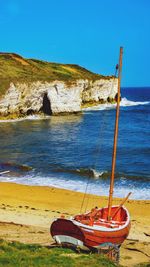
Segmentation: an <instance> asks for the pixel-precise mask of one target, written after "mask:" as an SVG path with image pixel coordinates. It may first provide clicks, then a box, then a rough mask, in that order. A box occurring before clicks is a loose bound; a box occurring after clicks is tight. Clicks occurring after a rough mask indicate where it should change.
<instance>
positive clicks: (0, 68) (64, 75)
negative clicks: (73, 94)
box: [0, 53, 111, 95]
mask: <svg viewBox="0 0 150 267" xmlns="http://www.w3.org/2000/svg"><path fill="white" fill-rule="evenodd" d="M100 78H104V79H109V78H111V76H103V75H98V74H95V73H93V72H91V71H88V70H86V69H85V68H82V67H80V66H78V65H73V64H58V63H50V62H46V61H41V60H36V59H25V58H23V57H21V56H19V55H17V54H14V53H0V95H3V94H4V93H5V91H6V90H7V89H8V87H9V84H10V82H14V83H16V82H25V83H31V82H33V81H43V82H45V81H47V82H51V81H54V80H61V81H64V82H66V83H68V84H70V83H72V82H74V81H75V80H76V79H89V80H97V79H100Z"/></svg>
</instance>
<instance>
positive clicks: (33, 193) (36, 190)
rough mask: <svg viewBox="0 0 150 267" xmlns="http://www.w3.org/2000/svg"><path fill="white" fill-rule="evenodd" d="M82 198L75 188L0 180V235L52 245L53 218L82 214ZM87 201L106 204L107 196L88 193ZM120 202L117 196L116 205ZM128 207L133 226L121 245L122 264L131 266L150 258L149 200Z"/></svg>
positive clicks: (129, 202) (97, 204)
mask: <svg viewBox="0 0 150 267" xmlns="http://www.w3.org/2000/svg"><path fill="white" fill-rule="evenodd" d="M82 200H83V194H82V193H78V192H74V191H69V190H64V189H58V188H52V187H42V186H26V185H18V184H14V183H0V238H2V239H5V240H16V241H20V242H24V243H37V244H41V245H49V244H51V243H52V242H53V240H52V238H51V236H50V234H49V228H50V224H51V222H52V221H53V219H54V218H57V217H59V216H60V215H61V214H64V215H65V216H66V217H70V216H72V215H74V214H77V213H80V210H81V205H82ZM85 202H86V205H87V202H88V207H87V209H91V207H93V206H98V207H103V206H106V205H107V197H99V196H95V195H87V197H86V201H85ZM120 202H121V200H120V199H115V200H114V202H113V204H120ZM86 205H85V206H86ZM85 206H84V207H83V209H82V211H84V210H85ZM126 207H127V208H128V210H129V212H130V215H131V223H132V227H131V231H130V235H129V237H128V239H127V240H126V241H125V242H124V244H123V245H122V248H121V260H120V263H121V264H122V265H124V266H128V267H129V266H134V265H135V264H137V263H142V262H149V261H150V200H128V201H127V202H126Z"/></svg>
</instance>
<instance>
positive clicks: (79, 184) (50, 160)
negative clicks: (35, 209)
mask: <svg viewBox="0 0 150 267" xmlns="http://www.w3.org/2000/svg"><path fill="white" fill-rule="evenodd" d="M114 122H115V106H114V105H110V104H108V105H106V104H104V105H99V106H96V107H93V108H90V109H89V108H88V109H85V110H84V111H83V113H82V114H78V115H69V116H52V117H49V118H45V119H40V118H37V117H36V116H30V117H28V118H27V119H26V120H21V121H19V120H16V121H7V122H0V140H1V141H0V151H1V153H0V172H5V171H9V172H8V173H1V175H0V181H5V182H15V183H22V184H28V185H41V186H42V185H46V186H55V187H60V188H66V189H71V190H75V191H81V192H84V191H85V189H86V188H87V192H89V193H92V194H98V195H108V191H109V182H110V173H111V157H112V147H113V134H114ZM149 135H150V88H122V100H121V109H120V120H119V139H118V147H117V162H116V174H115V178H116V179H115V188H114V195H115V196H119V197H124V196H126V195H127V193H128V192H129V191H131V192H132V198H133V199H150V162H149V158H150V157H149V156H150V140H149V139H150V138H149ZM24 165H26V166H28V167H29V168H28V167H24Z"/></svg>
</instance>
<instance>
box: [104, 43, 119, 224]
mask: <svg viewBox="0 0 150 267" xmlns="http://www.w3.org/2000/svg"><path fill="white" fill-rule="evenodd" d="M122 54H123V47H120V55H119V69H118V93H117V108H116V121H115V132H114V146H113V154H112V170H111V180H110V189H109V200H108V220H111V207H112V198H113V188H114V176H115V166H116V153H117V140H118V123H119V110H120V82H121V71H122Z"/></svg>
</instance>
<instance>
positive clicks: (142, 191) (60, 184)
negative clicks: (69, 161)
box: [0, 174, 150, 199]
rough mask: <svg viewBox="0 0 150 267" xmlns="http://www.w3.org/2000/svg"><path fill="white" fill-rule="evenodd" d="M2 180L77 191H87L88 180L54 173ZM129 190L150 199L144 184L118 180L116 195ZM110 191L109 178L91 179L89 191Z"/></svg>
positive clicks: (106, 192) (102, 193) (137, 197)
mask: <svg viewBox="0 0 150 267" xmlns="http://www.w3.org/2000/svg"><path fill="white" fill-rule="evenodd" d="M0 181H1V182H13V183H18V184H26V185H33V186H35V185H38V186H49V187H56V188H63V189H68V190H73V191H77V192H85V189H86V186H87V181H85V180H76V179H70V178H69V179H67V178H64V177H56V176H55V175H52V176H50V177H42V176H40V175H34V176H33V175H31V174H30V175H26V176H22V177H11V176H9V177H8V176H1V175H0ZM129 191H131V192H132V195H131V199H150V197H149V189H148V188H145V187H143V186H141V187H139V185H138V186H136V185H135V184H133V183H125V182H124V181H123V182H121V181H118V182H117V184H116V186H115V190H114V196H115V197H125V196H126V195H127V194H128V193H129ZM108 192H109V181H108V180H101V181H100V180H98V179H96V180H93V181H90V183H89V184H88V188H87V193H90V194H95V195H102V196H106V195H108Z"/></svg>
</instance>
